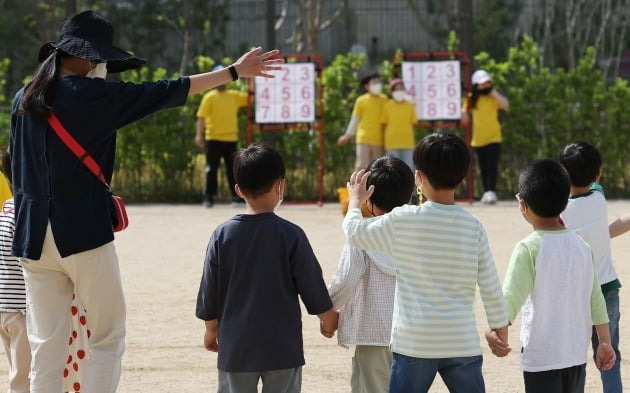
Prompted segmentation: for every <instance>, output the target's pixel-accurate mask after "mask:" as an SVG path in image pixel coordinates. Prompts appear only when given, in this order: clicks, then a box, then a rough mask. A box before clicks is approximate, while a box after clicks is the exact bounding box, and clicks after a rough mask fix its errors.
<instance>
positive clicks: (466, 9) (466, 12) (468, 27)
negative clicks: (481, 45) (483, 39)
mask: <svg viewBox="0 0 630 393" xmlns="http://www.w3.org/2000/svg"><path fill="white" fill-rule="evenodd" d="M458 9H459V37H460V39H461V44H462V50H463V51H464V52H465V53H466V55H467V56H468V58H469V59H470V60H471V61H472V60H473V56H474V53H475V48H474V39H473V35H474V32H475V24H474V19H473V16H474V15H473V0H458Z"/></svg>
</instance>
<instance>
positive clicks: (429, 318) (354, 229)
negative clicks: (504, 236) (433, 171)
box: [343, 202, 507, 358]
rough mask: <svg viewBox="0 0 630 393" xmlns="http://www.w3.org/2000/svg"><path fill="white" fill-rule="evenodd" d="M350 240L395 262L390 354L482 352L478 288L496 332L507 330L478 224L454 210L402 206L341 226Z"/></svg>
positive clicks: (350, 218)
mask: <svg viewBox="0 0 630 393" xmlns="http://www.w3.org/2000/svg"><path fill="white" fill-rule="evenodd" d="M343 230H344V232H345V234H346V237H347V239H348V241H349V242H350V243H351V244H353V245H355V246H357V247H360V248H363V249H365V250H374V251H383V252H386V253H389V254H391V255H392V256H393V257H394V262H395V264H396V296H395V302H394V319H393V324H392V339H391V344H392V351H393V352H396V353H399V354H402V355H406V356H412V357H417V358H451V357H464V356H476V355H480V354H481V347H480V346H479V334H478V332H477V329H476V323H475V314H474V311H473V304H474V301H475V292H476V287H477V286H479V290H480V293H481V299H482V300H483V304H484V307H485V310H486V315H487V318H488V324H489V325H490V327H491V328H499V327H503V326H506V325H507V314H506V308H505V303H504V301H503V294H502V292H501V284H500V282H499V277H498V275H497V271H496V268H495V266H494V260H493V259H492V253H491V252H490V247H489V246H488V239H487V237H486V231H485V230H484V228H483V226H482V225H481V222H479V220H478V219H477V218H476V217H475V216H473V215H472V214H470V213H468V212H467V211H466V210H464V209H462V208H461V207H459V206H457V205H442V204H439V203H435V202H426V203H424V204H422V205H421V206H411V205H405V206H402V207H399V208H396V209H394V210H392V211H391V213H388V214H385V215H383V216H380V217H374V218H371V219H367V220H364V219H363V218H362V216H361V211H360V210H359V209H351V210H349V211H348V214H347V215H346V218H345V219H344V221H343Z"/></svg>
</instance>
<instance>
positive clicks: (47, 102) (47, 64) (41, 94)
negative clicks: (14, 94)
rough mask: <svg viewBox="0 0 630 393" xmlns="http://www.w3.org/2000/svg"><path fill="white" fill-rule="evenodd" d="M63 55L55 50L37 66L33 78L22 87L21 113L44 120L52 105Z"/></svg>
mask: <svg viewBox="0 0 630 393" xmlns="http://www.w3.org/2000/svg"><path fill="white" fill-rule="evenodd" d="M63 57H66V55H65V54H64V53H62V52H61V51H59V50H55V51H53V52H51V54H50V55H49V56H48V57H47V58H46V60H44V61H43V62H42V63H41V64H40V65H39V67H37V70H36V71H35V75H33V79H32V80H31V81H30V82H29V83H28V84H27V85H26V87H25V88H24V94H23V95H22V100H21V103H20V112H21V113H26V114H28V115H31V116H33V117H37V118H40V119H42V120H46V118H47V117H48V114H49V113H50V110H51V107H52V98H53V96H54V94H55V88H56V87H57V82H58V81H59V70H60V69H61V59H62V58H63Z"/></svg>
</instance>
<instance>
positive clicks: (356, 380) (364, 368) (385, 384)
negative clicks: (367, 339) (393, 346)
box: [350, 345, 392, 393]
mask: <svg viewBox="0 0 630 393" xmlns="http://www.w3.org/2000/svg"><path fill="white" fill-rule="evenodd" d="M391 368H392V352H391V351H390V349H389V347H379V346H374V345H357V346H356V347H355V350H354V357H353V358H352V377H351V379H350V386H351V392H352V393H387V392H389V375H390V372H391Z"/></svg>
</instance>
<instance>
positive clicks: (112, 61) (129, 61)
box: [39, 11, 146, 73]
mask: <svg viewBox="0 0 630 393" xmlns="http://www.w3.org/2000/svg"><path fill="white" fill-rule="evenodd" d="M113 41H114V29H113V28H112V25H111V24H110V23H109V22H108V21H107V20H106V19H105V18H103V17H102V16H100V15H97V14H95V13H94V12H93V11H84V12H81V13H79V14H76V15H73V16H71V17H70V18H69V19H68V20H66V21H65V22H64V23H63V26H62V27H61V37H60V38H59V41H57V42H47V43H45V44H44V45H42V47H41V48H40V50H39V61H40V62H42V61H44V60H46V58H47V57H48V56H50V53H52V51H54V50H56V49H58V50H60V51H62V52H64V53H66V54H68V55H70V56H75V57H78V58H81V59H83V60H88V61H91V62H93V63H105V62H107V72H109V73H115V72H122V71H126V70H130V69H134V68H138V67H140V66H142V65H143V64H144V63H146V61H145V60H143V59H140V58H138V57H136V56H134V55H132V54H131V53H128V52H125V51H124V50H122V49H120V48H117V47H115V46H114V44H113Z"/></svg>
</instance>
